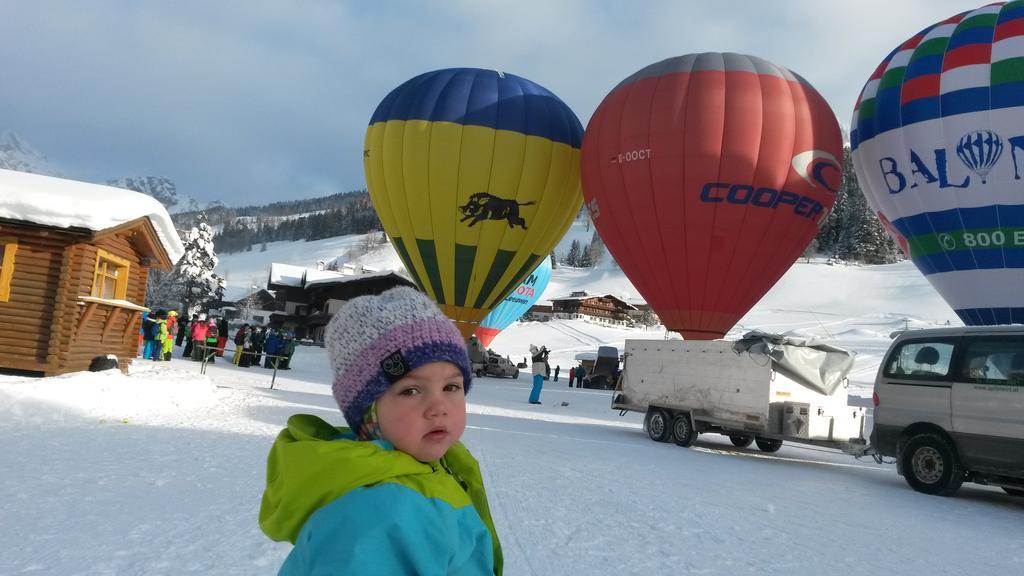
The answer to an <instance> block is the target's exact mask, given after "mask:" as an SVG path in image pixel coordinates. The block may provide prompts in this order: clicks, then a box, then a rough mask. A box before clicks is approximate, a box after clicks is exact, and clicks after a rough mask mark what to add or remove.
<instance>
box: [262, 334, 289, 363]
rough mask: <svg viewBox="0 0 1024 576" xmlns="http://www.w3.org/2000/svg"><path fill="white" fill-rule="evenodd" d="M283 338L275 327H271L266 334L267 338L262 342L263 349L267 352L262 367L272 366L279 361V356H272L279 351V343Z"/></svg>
mask: <svg viewBox="0 0 1024 576" xmlns="http://www.w3.org/2000/svg"><path fill="white" fill-rule="evenodd" d="M283 342H284V340H282V339H281V332H280V331H279V330H277V329H271V330H270V333H269V334H267V339H266V340H265V341H264V343H263V350H264V351H265V352H266V353H267V359H266V361H265V362H264V364H263V367H264V368H274V367H275V366H276V365H278V364H279V363H280V361H281V359H280V358H272V356H277V355H278V352H280V351H281V344H282V343H283Z"/></svg>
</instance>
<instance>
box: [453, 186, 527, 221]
mask: <svg viewBox="0 0 1024 576" xmlns="http://www.w3.org/2000/svg"><path fill="white" fill-rule="evenodd" d="M533 204H536V202H533V201H532V200H531V201H530V202H516V200H515V199H514V198H513V199H511V200H506V199H505V198H498V197H497V196H495V195H494V194H488V193H487V192H477V193H476V194H473V195H472V196H470V197H469V201H468V202H466V203H465V204H463V205H462V206H459V212H461V213H462V219H461V220H459V222H465V221H466V220H469V224H468V226H470V227H472V226H473V225H474V224H477V223H479V222H483V221H484V220H498V221H501V220H504V221H506V222H508V227H509V228H515V227H516V226H519V227H520V228H522V229H523V230H526V220H523V218H522V216H520V215H519V207H520V206H531V205H533Z"/></svg>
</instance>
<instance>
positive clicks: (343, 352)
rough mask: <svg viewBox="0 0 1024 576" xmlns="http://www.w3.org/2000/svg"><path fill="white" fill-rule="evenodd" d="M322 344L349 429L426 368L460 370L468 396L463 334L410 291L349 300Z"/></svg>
mask: <svg viewBox="0 0 1024 576" xmlns="http://www.w3.org/2000/svg"><path fill="white" fill-rule="evenodd" d="M324 340H325V341H326V342H327V351H328V354H329V358H330V362H331V369H332V370H333V372H334V384H333V386H332V390H333V391H334V399H335V400H337V402H338V407H339V408H341V412H342V414H344V415H345V420H346V421H347V422H348V424H349V427H351V428H352V430H358V429H359V427H360V425H361V424H362V420H363V415H364V414H365V413H366V411H367V410H368V409H369V408H370V406H371V405H373V403H374V402H376V401H377V398H379V397H380V396H381V394H383V393H384V392H385V391H386V390H387V389H388V387H389V386H391V384H392V383H394V382H397V381H398V380H400V379H401V378H402V377H404V376H405V375H406V374H408V373H409V372H411V371H413V370H415V369H416V368H419V367H420V366H423V365H424V364H429V363H431V362H438V361H446V362H451V363H452V364H454V365H456V366H458V368H459V370H461V371H462V378H463V383H464V384H463V385H464V387H465V391H466V392H469V387H470V384H471V382H472V372H471V370H470V368H469V356H468V354H467V353H466V343H465V342H464V341H463V339H462V335H461V334H459V331H458V329H456V328H455V325H454V324H453V323H452V321H451V320H450V319H449V318H448V317H447V316H445V315H444V313H443V312H441V310H440V309H439V308H438V307H437V304H435V303H434V302H433V301H431V300H430V298H428V297H427V296H426V294H423V293H422V292H419V291H417V290H415V289H413V288H408V287H404V286H402V287H398V288H392V289H391V290H388V291H387V292H384V293H383V294H380V295H379V296H360V297H358V298H353V299H352V300H349V301H348V302H347V303H345V305H344V306H343V307H342V308H341V310H339V311H338V312H337V313H336V314H335V315H334V318H332V319H331V321H330V323H328V324H327V328H326V331H325V334H324Z"/></svg>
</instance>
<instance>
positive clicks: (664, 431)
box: [647, 408, 672, 442]
mask: <svg viewBox="0 0 1024 576" xmlns="http://www.w3.org/2000/svg"><path fill="white" fill-rule="evenodd" d="M671 434H672V430H671V429H669V425H668V416H667V415H666V414H665V412H663V411H662V410H659V409H657V408H651V409H650V410H648V411H647V435H648V436H650V437H651V440H654V441H655V442H667V441H668V439H669V436H670V435H671Z"/></svg>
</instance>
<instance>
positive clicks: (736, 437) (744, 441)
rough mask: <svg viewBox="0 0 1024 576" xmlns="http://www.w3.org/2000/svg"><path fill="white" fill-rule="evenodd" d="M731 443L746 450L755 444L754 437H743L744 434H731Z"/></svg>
mask: <svg viewBox="0 0 1024 576" xmlns="http://www.w3.org/2000/svg"><path fill="white" fill-rule="evenodd" d="M729 442H732V445H733V446H735V447H737V448H746V447H747V446H750V445H751V444H753V443H754V437H753V436H743V435H742V434H729Z"/></svg>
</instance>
